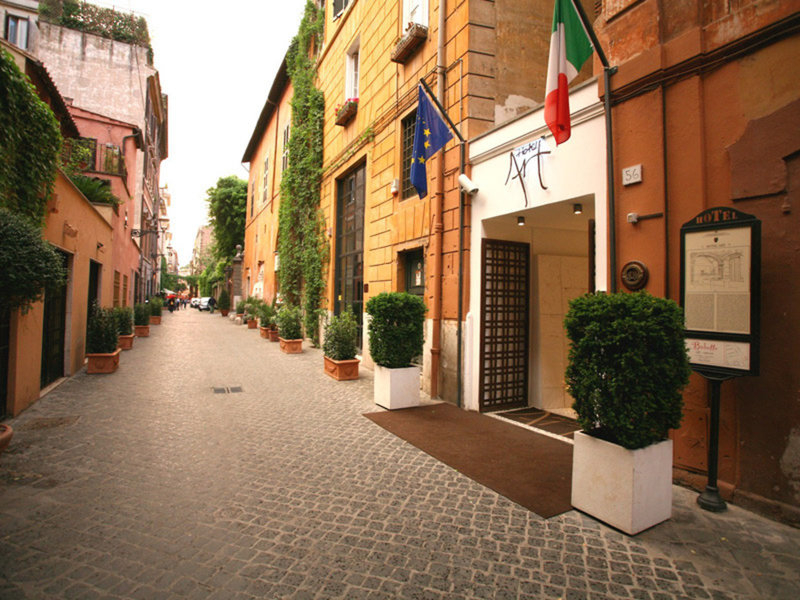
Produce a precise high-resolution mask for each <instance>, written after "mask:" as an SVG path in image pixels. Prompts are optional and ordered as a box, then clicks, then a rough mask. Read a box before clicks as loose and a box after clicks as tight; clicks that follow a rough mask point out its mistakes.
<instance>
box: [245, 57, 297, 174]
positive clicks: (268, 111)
mask: <svg viewBox="0 0 800 600" xmlns="http://www.w3.org/2000/svg"><path fill="white" fill-rule="evenodd" d="M288 83H289V73H288V71H287V68H286V57H285V56H284V57H283V61H281V66H280V67H279V68H278V73H277V74H276V75H275V80H274V81H273V82H272V87H271V88H270V90H269V95H268V96H267V101H266V102H265V103H264V108H262V109H261V115H259V117H258V122H257V123H256V127H255V129H254V130H253V134H252V135H251V136H250V141H249V142H248V144H247V149H246V150H245V151H244V156H242V162H243V163H249V162H250V161H251V160H252V158H253V155H254V154H255V152H256V149H257V148H258V144H259V142H260V141H261V138H262V136H263V135H264V131H265V130H266V129H267V125H269V120H270V118H272V113H273V112H274V111H275V108H276V107H277V106H278V103H279V102H280V99H281V95H282V94H283V92H284V90H285V89H286V86H287V84H288Z"/></svg>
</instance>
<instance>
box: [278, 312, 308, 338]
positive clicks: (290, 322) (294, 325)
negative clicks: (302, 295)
mask: <svg viewBox="0 0 800 600" xmlns="http://www.w3.org/2000/svg"><path fill="white" fill-rule="evenodd" d="M277 321H278V335H280V336H281V337H282V338H283V339H285V340H298V339H300V338H302V337H303V329H302V325H301V321H302V313H301V311H300V307H299V306H291V305H286V306H284V307H283V308H281V309H280V310H279V311H278V316H277Z"/></svg>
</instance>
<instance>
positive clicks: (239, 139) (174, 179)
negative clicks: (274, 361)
mask: <svg viewBox="0 0 800 600" xmlns="http://www.w3.org/2000/svg"><path fill="white" fill-rule="evenodd" d="M89 2H91V3H92V4H97V5H99V6H113V7H115V8H116V9H117V10H121V11H126V12H130V11H131V10H132V11H133V12H135V13H136V14H138V15H141V16H143V17H145V18H146V19H147V23H148V26H149V29H150V38H151V41H152V45H153V52H154V65H155V67H156V69H158V71H159V76H160V79H161V89H162V91H163V92H164V93H165V94H167V95H168V96H169V158H168V159H167V160H166V161H164V162H163V163H161V185H162V186H164V185H166V186H168V188H169V191H170V194H171V195H172V204H171V206H170V208H169V209H168V216H169V217H170V230H171V231H172V234H173V238H172V246H173V248H175V250H176V251H177V252H178V259H179V261H180V264H181V265H185V264H187V263H188V262H189V260H191V258H192V246H193V244H194V238H195V235H196V234H197V230H198V228H199V227H201V226H203V225H205V224H206V222H207V220H208V205H207V204H206V202H205V198H206V193H205V192H206V190H207V189H208V188H210V187H214V185H216V182H217V180H218V179H219V178H220V177H226V176H228V175H237V176H238V177H240V178H242V179H245V180H246V179H247V171H246V170H245V168H244V167H243V166H242V164H241V158H242V155H243V154H244V151H245V148H246V147H247V142H248V141H249V140H250V136H251V134H252V133H253V129H254V128H255V125H256V121H257V120H258V116H259V114H260V113H261V109H262V108H263V106H264V102H265V101H266V99H267V94H268V93H269V89H270V87H271V86H272V82H273V80H274V78H275V75H276V73H277V72H278V67H279V66H280V64H281V60H283V56H284V54H285V53H286V50H287V48H288V47H289V43H290V42H291V40H292V38H293V37H294V35H295V34H296V33H297V28H298V27H299V26H300V19H301V17H302V13H303V8H304V7H305V4H306V2H305V0H223V1H221V2H220V1H219V0H216V1H214V2H211V1H209V0H116V1H114V2H113V3H112V2H109V1H105V0H89Z"/></svg>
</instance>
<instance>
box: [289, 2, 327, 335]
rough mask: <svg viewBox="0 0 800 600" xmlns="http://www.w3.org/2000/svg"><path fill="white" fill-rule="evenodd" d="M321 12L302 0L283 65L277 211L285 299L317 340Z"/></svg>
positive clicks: (322, 248) (321, 256) (322, 242)
mask: <svg viewBox="0 0 800 600" xmlns="http://www.w3.org/2000/svg"><path fill="white" fill-rule="evenodd" d="M323 24H324V12H323V11H322V10H320V9H318V8H317V7H316V6H315V3H314V2H312V1H311V0H307V2H306V7H305V14H304V15H303V20H302V22H301V24H300V29H299V31H298V33H297V35H296V36H295V38H294V40H292V44H291V46H290V48H289V53H288V56H287V70H288V72H289V77H290V79H291V81H292V85H293V87H294V94H293V96H292V100H291V106H292V127H291V133H290V138H289V165H288V168H287V169H286V171H284V173H283V178H282V180H281V204H280V210H279V214H278V219H279V236H278V252H279V254H280V264H279V267H278V277H279V280H280V287H281V293H282V295H283V298H284V301H285V302H286V303H287V304H291V305H294V306H300V305H302V307H303V313H304V323H303V324H304V326H305V331H306V334H307V335H308V336H309V337H311V340H312V342H313V343H314V345H319V317H320V310H321V309H320V305H321V303H322V297H323V295H324V291H325V281H324V279H323V272H322V269H323V265H324V264H325V263H326V262H327V260H328V245H327V241H326V239H325V231H324V229H325V218H324V215H323V214H322V212H321V211H320V208H319V205H320V186H321V183H322V132H323V125H324V112H325V98H324V95H323V93H322V91H321V90H319V89H317V88H316V86H315V85H314V80H315V78H316V60H315V57H314V56H313V55H312V53H313V52H314V51H315V50H316V49H317V48H319V47H320V40H321V36H322V28H323Z"/></svg>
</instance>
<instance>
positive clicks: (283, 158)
mask: <svg viewBox="0 0 800 600" xmlns="http://www.w3.org/2000/svg"><path fill="white" fill-rule="evenodd" d="M290 133H291V130H290V125H289V123H287V124H286V127H284V128H283V156H281V173H282V172H283V171H285V170H286V169H288V168H289V135H290Z"/></svg>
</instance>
